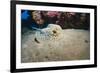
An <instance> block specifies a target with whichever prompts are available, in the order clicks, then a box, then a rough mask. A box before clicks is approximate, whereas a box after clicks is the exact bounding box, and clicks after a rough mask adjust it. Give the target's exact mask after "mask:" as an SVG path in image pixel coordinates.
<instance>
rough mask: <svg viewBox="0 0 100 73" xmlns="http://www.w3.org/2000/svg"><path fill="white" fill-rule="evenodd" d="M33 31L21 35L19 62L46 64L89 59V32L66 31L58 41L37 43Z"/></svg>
mask: <svg viewBox="0 0 100 73" xmlns="http://www.w3.org/2000/svg"><path fill="white" fill-rule="evenodd" d="M34 34H35V31H28V32H27V33H25V34H23V35H22V46H21V62H22V63H28V62H46V61H69V60H86V59H89V58H90V32H89V31H88V30H79V29H66V30H63V34H64V37H63V38H62V39H61V40H58V41H44V42H42V43H37V42H36V41H35V40H34V39H35V37H34Z"/></svg>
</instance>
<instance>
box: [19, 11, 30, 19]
mask: <svg viewBox="0 0 100 73" xmlns="http://www.w3.org/2000/svg"><path fill="white" fill-rule="evenodd" d="M28 17H29V15H28V11H27V10H25V11H24V12H23V13H22V14H21V19H22V20H27V19H28Z"/></svg>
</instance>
